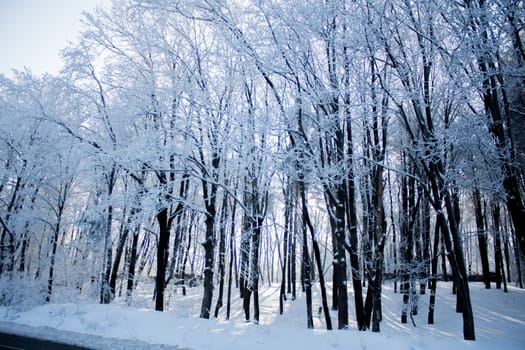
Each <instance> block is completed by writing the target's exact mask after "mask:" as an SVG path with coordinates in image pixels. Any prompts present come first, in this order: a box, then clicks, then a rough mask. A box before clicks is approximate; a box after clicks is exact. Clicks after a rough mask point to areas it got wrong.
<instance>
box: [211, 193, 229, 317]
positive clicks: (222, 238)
mask: <svg viewBox="0 0 525 350" xmlns="http://www.w3.org/2000/svg"><path fill="white" fill-rule="evenodd" d="M221 210H222V211H221V220H220V227H219V262H218V269H219V271H218V272H219V295H218V296H217V303H216V305H215V313H214V317H215V318H217V317H218V316H219V310H220V309H221V307H222V305H223V295H224V275H225V271H226V224H227V220H228V200H227V197H226V196H224V198H223V201H222V208H221Z"/></svg>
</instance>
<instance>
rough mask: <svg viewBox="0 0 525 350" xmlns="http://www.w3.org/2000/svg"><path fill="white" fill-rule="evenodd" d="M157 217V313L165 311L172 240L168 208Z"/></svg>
mask: <svg viewBox="0 0 525 350" xmlns="http://www.w3.org/2000/svg"><path fill="white" fill-rule="evenodd" d="M156 217H157V222H158V224H159V237H158V241H157V275H156V277H155V311H164V290H165V288H166V268H167V264H168V247H169V239H170V228H169V223H168V220H169V218H168V208H163V209H161V210H160V211H159V212H158V213H157V215H156Z"/></svg>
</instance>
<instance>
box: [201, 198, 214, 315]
mask: <svg viewBox="0 0 525 350" xmlns="http://www.w3.org/2000/svg"><path fill="white" fill-rule="evenodd" d="M214 222H215V206H208V213H207V214H206V238H205V241H204V243H203V244H202V246H203V247H204V294H203V297H202V306H201V313H200V317H201V318H206V319H208V318H210V310H211V303H212V299H213V264H214V252H215V232H214V227H215V224H214Z"/></svg>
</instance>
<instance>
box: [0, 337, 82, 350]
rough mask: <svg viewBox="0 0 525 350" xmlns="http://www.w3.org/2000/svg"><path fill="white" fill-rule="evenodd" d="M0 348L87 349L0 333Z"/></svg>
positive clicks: (29, 349)
mask: <svg viewBox="0 0 525 350" xmlns="http://www.w3.org/2000/svg"><path fill="white" fill-rule="evenodd" d="M0 350H89V349H88V348H82V347H78V346H73V345H67V344H62V343H55V342H52V341H48V340H40V339H36V338H28V337H22V336H19V335H12V334H6V333H0Z"/></svg>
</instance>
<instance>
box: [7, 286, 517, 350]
mask: <svg viewBox="0 0 525 350" xmlns="http://www.w3.org/2000/svg"><path fill="white" fill-rule="evenodd" d="M151 290H152V289H150V293H151ZM470 291H471V298H472V305H473V309H474V317H475V326H476V338H477V339H476V341H465V340H463V331H462V317H461V314H457V313H455V296H454V295H452V293H451V284H450V283H444V282H440V283H438V290H437V302H436V309H435V324H434V325H428V324H426V319H427V311H428V299H429V294H428V293H427V294H426V295H421V296H420V300H419V313H418V315H416V316H414V322H415V324H416V326H415V327H414V325H413V324H412V323H411V322H409V323H408V324H401V323H400V312H401V305H402V295H401V294H399V293H394V291H393V286H392V285H391V283H385V285H384V287H383V321H382V322H381V333H372V332H360V331H358V330H356V327H355V324H354V323H353V321H351V324H350V329H348V330H334V331H327V330H326V329H325V326H324V317H323V316H322V315H319V314H318V310H319V306H320V305H321V304H320V293H319V291H318V290H317V289H315V290H314V295H313V305H314V314H315V329H314V330H309V329H306V307H305V300H304V297H303V295H301V294H299V296H298V298H297V300H294V301H292V300H290V298H289V299H288V301H286V304H285V312H284V314H283V315H279V302H278V296H279V286H278V285H272V286H264V287H262V288H261V290H260V306H261V317H260V323H259V324H254V323H246V322H244V314H243V313H242V310H241V302H240V300H239V298H238V291H237V290H235V291H234V292H235V295H234V297H233V296H232V299H233V303H232V315H231V318H230V320H226V319H225V313H226V307H223V308H222V309H221V313H220V315H219V317H218V318H217V319H214V318H212V319H209V320H205V319H200V318H199V317H198V315H199V311H200V303H201V299H200V296H201V292H202V291H201V288H193V289H189V293H188V295H187V296H182V294H180V292H179V293H175V292H173V291H172V292H170V293H169V294H168V297H167V305H168V307H167V309H168V311H165V312H155V311H153V310H152V305H151V304H152V301H151V295H149V297H147V295H146V294H144V295H143V296H142V299H140V296H136V297H135V300H134V302H133V303H131V305H127V304H126V303H125V302H124V301H123V300H119V299H117V300H116V301H115V302H114V303H112V304H110V305H100V304H95V303H87V302H77V303H64V304H60V303H57V302H58V300H54V303H51V304H46V305H42V306H37V307H32V308H28V309H27V308H23V307H20V306H18V307H2V308H0V331H4V332H8V333H14V334H20V335H27V336H33V337H38V338H44V339H48V340H54V341H59V342H64V343H70V344H75V345H80V346H84V347H89V348H92V349H183V348H189V349H194V350H224V349H228V350H231V349H253V350H257V349H287V350H289V349H301V350H309V349H315V350H319V349H386V350H397V349H425V350H433V349H436V350H437V349H439V350H443V349H446V350H455V349H487V350H488V349H500V350H505V349H523V347H524V344H525V312H524V311H525V290H521V289H518V288H516V287H514V286H509V292H508V293H504V292H503V291H502V290H497V289H495V288H493V289H489V290H486V289H484V287H483V285H482V284H481V283H471V284H470ZM352 305H353V296H352V294H351V293H349V316H350V317H351V319H353V318H354V310H353V307H352ZM213 306H215V305H213ZM332 322H333V324H334V327H335V328H337V312H336V311H332Z"/></svg>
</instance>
